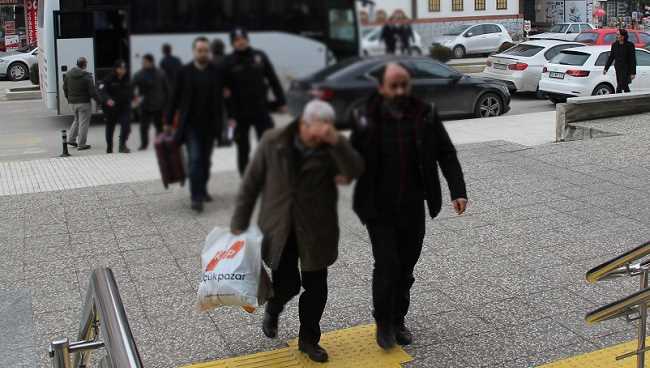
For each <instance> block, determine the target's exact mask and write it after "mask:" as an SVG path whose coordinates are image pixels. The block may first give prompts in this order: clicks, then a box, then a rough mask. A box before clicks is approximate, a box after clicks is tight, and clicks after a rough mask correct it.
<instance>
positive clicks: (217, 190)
mask: <svg viewBox="0 0 650 368" xmlns="http://www.w3.org/2000/svg"><path fill="white" fill-rule="evenodd" d="M647 118H648V116H647V115H641V116H637V117H634V118H625V119H620V120H615V121H610V123H609V124H608V125H607V127H608V128H609V129H610V130H611V129H615V130H616V131H617V132H620V133H622V135H620V136H616V137H611V138H604V139H599V140H592V141H582V142H571V143H563V144H553V145H543V146H539V147H535V148H530V147H526V146H521V145H518V144H513V143H508V142H504V141H494V142H487V143H480V144H468V145H461V146H459V147H458V148H459V151H460V154H459V155H460V159H461V162H462V164H463V166H464V169H465V172H466V176H467V178H466V179H467V182H468V185H469V188H468V189H469V195H470V199H471V205H470V209H469V211H468V213H467V214H466V215H465V216H462V217H456V216H453V214H452V211H451V208H450V206H449V203H445V206H444V210H443V212H442V214H441V215H440V217H439V218H438V219H436V220H429V221H428V224H427V235H426V241H425V247H424V251H423V255H422V258H421V261H420V263H419V264H418V266H417V268H416V278H417V281H416V284H415V286H414V289H413V298H412V309H411V313H410V317H409V320H408V324H409V325H410V326H411V327H412V328H413V330H414V331H415V333H416V341H415V343H414V345H413V346H410V347H408V348H407V349H406V350H407V351H408V352H409V353H410V354H412V355H413V356H414V357H415V360H414V361H413V362H412V363H410V364H408V366H409V367H499V368H502V367H528V366H535V365H539V364H543V363H546V362H550V361H553V360H556V359H559V358H562V357H566V356H568V355H572V354H577V353H581V352H587V351H591V350H594V349H597V348H599V347H602V346H607V345H611V344H614V343H619V342H622V341H626V340H629V339H631V338H632V337H633V334H634V331H633V328H632V327H631V326H629V325H627V324H625V323H624V322H622V321H610V322H607V323H606V324H604V325H599V326H593V327H590V326H587V325H585V323H584V322H583V317H584V314H585V313H586V312H587V311H589V310H591V309H593V308H595V307H597V306H600V305H602V304H604V303H606V302H609V301H613V300H615V299H618V298H620V297H622V296H624V295H626V294H628V293H631V292H633V291H634V290H635V287H636V281H635V280H627V279H621V280H617V281H616V282H610V283H604V284H599V285H587V284H586V282H585V281H584V274H585V272H586V271H587V270H588V269H590V268H591V267H593V266H595V265H597V264H598V263H599V262H602V261H604V260H606V259H608V258H610V257H612V256H614V255H617V254H618V253H621V252H623V251H625V250H627V249H628V248H630V247H631V246H634V245H637V244H638V243H641V242H643V241H646V240H648V239H649V238H650V231H649V230H648V227H649V225H650V197H649V196H648V194H649V193H650V189H649V187H648V186H647V184H648V183H649V182H650V162H649V161H648V156H649V153H650V152H649V150H650V148H649V147H650V126H649V125H646V124H644V123H645V122H646V121H647ZM610 120H611V119H610ZM594 124H599V123H598V122H595V123H594ZM238 182H239V178H238V175H237V174H236V173H235V171H233V170H231V171H224V172H220V173H218V174H215V175H214V176H213V178H212V181H211V185H210V190H211V192H212V193H213V196H214V197H215V202H214V203H212V204H210V205H209V206H208V207H207V210H206V212H205V213H203V214H202V215H200V216H196V215H194V214H193V213H192V212H191V211H190V209H189V206H188V194H187V193H186V189H183V188H179V187H173V188H171V189H170V190H165V189H164V188H163V187H162V185H161V184H160V183H159V182H158V181H144V182H136V183H125V184H112V185H104V186H95V187H88V188H82V189H73V190H64V191H54V192H47V193H35V194H22V195H11V196H2V197H0V254H2V257H0V312H2V313H0V327H1V328H3V332H4V333H5V334H4V336H5V337H4V338H0V340H2V341H5V340H3V339H6V338H7V337H8V336H9V337H11V336H20V337H21V338H22V339H23V340H24V341H23V340H19V341H22V342H23V343H21V344H19V345H20V346H21V349H20V350H16V349H15V346H14V345H8V344H5V343H4V342H3V343H2V344H0V366H8V365H6V364H3V363H4V362H13V361H16V357H24V360H20V361H24V362H30V361H29V359H33V360H34V362H37V363H33V362H30V363H29V364H27V365H24V366H36V367H48V366H49V362H48V358H47V354H46V352H47V345H48V342H49V341H51V340H52V339H54V338H57V337H61V336H68V337H70V338H73V339H74V337H75V336H76V335H77V329H78V324H79V312H80V309H81V303H82V300H84V295H85V291H86V289H87V286H88V278H89V274H90V272H91V270H92V269H93V268H94V267H97V266H109V267H111V268H112V269H113V271H114V273H115V275H116V278H117V282H118V285H119V289H120V292H121V294H122V297H123V300H124V302H125V306H126V310H127V314H128V317H129V320H130V323H131V327H132V329H133V332H134V334H135V337H136V340H137V343H138V347H139V349H140V352H141V354H142V357H143V360H144V362H145V366H146V367H174V366H178V365H182V364H187V363H192V362H200V361H206V360H213V359H218V358H223V357H230V356H234V355H240V354H248V353H254V352H259V351H265V350H269V349H273V348H278V347H283V346H285V343H286V341H287V340H288V339H290V338H293V337H295V336H296V335H297V327H298V326H297V325H298V322H297V320H298V317H297V303H296V302H295V301H294V302H292V303H291V304H290V305H289V306H288V308H287V311H286V313H285V314H284V315H283V317H282V320H281V330H280V338H279V339H277V340H268V339H265V338H263V335H262V333H261V331H260V329H259V323H260V321H261V316H260V313H259V312H258V313H257V314H255V315H247V314H245V313H244V312H242V311H240V310H234V309H218V310H215V311H211V312H209V313H199V312H197V310H196V307H195V299H196V295H195V293H196V289H197V285H198V276H199V258H198V255H199V253H200V251H201V248H202V241H203V239H204V237H205V236H206V235H207V233H208V232H209V230H211V229H212V228H213V227H214V226H216V225H221V226H225V225H227V224H228V222H229V217H230V214H231V212H232V209H233V201H234V197H235V194H236V190H237V185H238ZM350 194H351V191H350V189H349V188H347V189H344V190H342V196H341V201H340V215H341V216H340V218H341V220H340V222H341V227H342V240H341V247H340V259H339V261H338V262H337V263H336V264H335V266H333V267H332V269H331V272H330V280H329V281H330V295H329V304H328V308H327V311H326V312H325V316H324V318H323V328H324V330H325V331H329V330H333V329H338V328H344V327H348V326H354V325H359V324H367V323H371V322H372V318H371V311H370V305H371V295H370V282H371V269H372V258H371V252H370V246H369V244H368V239H367V234H366V233H365V232H364V228H363V227H362V225H361V224H360V223H359V221H358V220H357V219H356V217H355V216H354V214H353V213H352V211H351V210H350ZM447 197H448V194H447V193H445V198H447ZM447 202H448V201H447ZM16 322H18V323H16ZM31 326H33V328H31ZM11 359H13V360H11ZM12 366H13V365H12ZM16 366H21V365H16Z"/></svg>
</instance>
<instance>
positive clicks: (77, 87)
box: [63, 67, 97, 104]
mask: <svg viewBox="0 0 650 368" xmlns="http://www.w3.org/2000/svg"><path fill="white" fill-rule="evenodd" d="M63 93H64V94H65V98H66V99H67V100H68V103H70V104H82V103H90V99H95V100H96V99H97V91H95V82H94V80H93V75H92V74H90V73H88V72H87V71H85V70H83V69H81V68H77V67H74V68H72V69H70V71H69V72H67V73H65V74H64V75H63Z"/></svg>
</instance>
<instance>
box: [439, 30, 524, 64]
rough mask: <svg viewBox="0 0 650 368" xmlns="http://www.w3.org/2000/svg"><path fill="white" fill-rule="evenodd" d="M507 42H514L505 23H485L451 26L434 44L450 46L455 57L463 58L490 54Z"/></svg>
mask: <svg viewBox="0 0 650 368" xmlns="http://www.w3.org/2000/svg"><path fill="white" fill-rule="evenodd" d="M506 42H512V38H511V37H510V34H509V33H508V31H507V30H506V28H505V27H504V26H503V25H501V24H494V23H484V24H476V25H471V24H465V25H459V26H454V27H451V29H449V31H447V32H445V33H444V34H443V35H442V36H439V37H436V38H435V39H434V41H433V44H434V45H436V44H439V45H442V46H445V47H448V48H450V49H451V50H452V51H453V55H454V57H455V58H457V59H461V58H464V57H465V56H466V55H471V54H490V53H492V52H495V51H497V50H499V48H500V47H501V45H503V44H504V43H506Z"/></svg>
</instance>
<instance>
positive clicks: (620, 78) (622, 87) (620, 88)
mask: <svg viewBox="0 0 650 368" xmlns="http://www.w3.org/2000/svg"><path fill="white" fill-rule="evenodd" d="M630 83H632V80H631V78H630V73H628V72H627V70H620V71H619V70H618V69H616V93H623V92H630Z"/></svg>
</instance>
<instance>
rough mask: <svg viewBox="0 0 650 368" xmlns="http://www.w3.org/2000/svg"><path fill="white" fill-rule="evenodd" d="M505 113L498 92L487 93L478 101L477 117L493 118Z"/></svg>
mask: <svg viewBox="0 0 650 368" xmlns="http://www.w3.org/2000/svg"><path fill="white" fill-rule="evenodd" d="M501 114H503V101H502V100H501V97H499V95H497V94H496V93H486V94H484V95H483V96H481V97H480V98H479V99H478V102H477V103H476V117H477V118H491V117H494V116H499V115H501Z"/></svg>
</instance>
